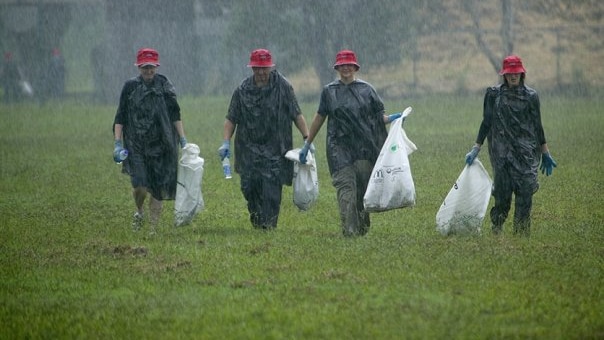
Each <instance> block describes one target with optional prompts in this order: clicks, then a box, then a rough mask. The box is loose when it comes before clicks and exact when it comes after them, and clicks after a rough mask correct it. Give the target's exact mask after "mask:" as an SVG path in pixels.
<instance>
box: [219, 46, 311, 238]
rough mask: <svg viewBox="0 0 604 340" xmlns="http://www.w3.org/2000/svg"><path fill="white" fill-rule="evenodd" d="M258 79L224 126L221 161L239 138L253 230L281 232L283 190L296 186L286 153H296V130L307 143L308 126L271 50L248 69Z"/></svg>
mask: <svg viewBox="0 0 604 340" xmlns="http://www.w3.org/2000/svg"><path fill="white" fill-rule="evenodd" d="M247 66H248V67H250V68H251V69H252V72H253V74H252V75H251V76H249V77H248V78H246V79H244V80H243V81H242V82H241V84H240V85H239V86H238V87H237V88H236V89H235V91H234V92H233V95H232V98H231V103H230V105H229V109H228V113H227V115H226V119H225V122H224V129H223V143H222V145H221V146H220V148H219V149H218V155H219V156H220V159H221V160H224V159H225V158H227V157H230V156H231V151H230V144H231V137H232V136H233V134H235V153H234V155H235V164H234V169H235V172H236V173H238V174H239V175H240V177H241V181H240V182H241V183H240V185H241V192H242V193H243V196H244V198H245V199H246V201H247V207H248V212H249V214H250V221H251V223H252V226H253V227H254V228H257V229H264V230H270V229H274V228H276V227H277V221H278V218H279V211H280V206H281V194H282V188H283V185H291V184H292V177H293V163H292V162H291V161H289V160H287V159H286V158H285V157H284V156H285V153H286V152H287V151H289V150H291V149H292V145H293V141H292V139H293V138H292V124H295V126H296V128H297V129H298V131H300V134H301V135H302V137H303V138H306V136H307V135H308V127H307V125H306V120H305V119H304V116H303V115H302V112H301V110H300V106H299V105H298V101H297V99H296V95H295V94H294V89H293V87H292V85H291V84H290V83H289V81H288V80H287V79H286V78H285V77H284V76H283V75H282V74H281V73H279V72H278V71H277V70H275V69H274V67H275V64H274V63H273V59H272V56H271V53H270V51H269V50H267V49H256V50H254V51H252V52H251V54H250V61H249V63H248V65H247Z"/></svg>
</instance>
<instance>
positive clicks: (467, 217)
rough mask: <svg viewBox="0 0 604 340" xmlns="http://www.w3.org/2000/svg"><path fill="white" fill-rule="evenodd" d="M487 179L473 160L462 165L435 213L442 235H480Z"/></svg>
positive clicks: (486, 199)
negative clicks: (463, 166) (461, 169)
mask: <svg viewBox="0 0 604 340" xmlns="http://www.w3.org/2000/svg"><path fill="white" fill-rule="evenodd" d="M491 185H492V182H491V178H490V177H489V173H488V172H487V171H486V170H485V168H484V166H483V165H482V163H481V162H480V161H479V160H478V158H477V159H475V160H474V163H472V165H471V166H468V165H466V167H465V168H464V169H463V171H462V172H461V174H460V175H459V177H458V178H457V181H455V184H453V187H452V188H451V190H450V191H449V193H448V194H447V197H445V200H444V202H443V203H442V205H441V206H440V209H439V210H438V213H437V214H436V230H438V231H439V232H440V233H441V234H442V235H452V234H457V235H471V234H478V233H480V227H481V225H482V220H483V219H484V216H485V214H486V211H487V206H488V205H489V199H490V196H491Z"/></svg>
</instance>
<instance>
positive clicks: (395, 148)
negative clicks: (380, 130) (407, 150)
mask: <svg viewBox="0 0 604 340" xmlns="http://www.w3.org/2000/svg"><path fill="white" fill-rule="evenodd" d="M396 150H398V145H397V144H392V145H390V152H396Z"/></svg>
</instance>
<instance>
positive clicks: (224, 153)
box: [218, 139, 231, 160]
mask: <svg viewBox="0 0 604 340" xmlns="http://www.w3.org/2000/svg"><path fill="white" fill-rule="evenodd" d="M218 156H220V160H223V159H225V158H226V157H231V141H230V140H228V139H225V140H224V141H223V142H222V145H221V146H220V147H219V148H218Z"/></svg>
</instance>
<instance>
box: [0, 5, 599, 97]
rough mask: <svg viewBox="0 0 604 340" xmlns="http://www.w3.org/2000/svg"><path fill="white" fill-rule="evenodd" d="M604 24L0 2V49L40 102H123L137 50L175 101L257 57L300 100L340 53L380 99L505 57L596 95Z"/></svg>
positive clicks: (397, 12) (407, 8)
mask: <svg viewBox="0 0 604 340" xmlns="http://www.w3.org/2000/svg"><path fill="white" fill-rule="evenodd" d="M603 15H604V2H603V1H599V0H531V1H517V0H487V1H483V0H446V1H442V0H408V1H403V0H380V1H366V0H364V1H360V0H330V1H325V0H297V1H293V0H222V1H216V0H178V1H169V0H129V1H124V0H46V1H44V0H0V49H1V51H2V52H3V56H4V64H7V63H11V64H12V65H17V66H18V75H19V78H20V79H21V80H24V81H26V83H27V84H28V85H29V86H30V87H31V89H30V90H31V93H30V94H29V95H28V96H29V97H32V98H38V99H39V100H41V101H45V100H47V99H51V98H61V97H67V96H77V97H81V98H89V99H91V100H95V101H98V102H108V103H115V101H116V100H117V96H118V95H119V93H120V90H121V86H122V84H123V83H124V81H125V80H126V79H128V78H130V77H133V76H136V75H137V74H138V73H137V70H136V68H135V66H134V62H135V59H136V51H137V50H138V49H139V48H142V47H152V48H155V49H157V50H158V51H159V53H160V63H161V67H160V69H159V72H160V73H162V74H165V75H166V76H168V78H170V80H172V82H173V83H174V85H175V86H176V88H177V91H178V93H179V95H192V96H199V95H225V94H230V93H231V92H232V91H233V89H234V88H235V87H236V86H237V85H238V84H239V82H240V81H241V80H242V79H243V78H244V77H246V76H247V75H249V74H250V71H249V70H248V69H247V68H246V66H245V65H246V64H247V62H248V60H249V53H250V51H251V50H252V49H255V48H260V47H262V48H268V49H270V50H271V51H272V53H273V60H274V62H275V63H276V64H277V68H278V69H279V70H280V71H281V72H282V73H284V75H285V76H286V77H288V78H289V79H290V80H291V81H292V83H293V85H294V88H295V90H296V92H297V94H298V96H299V97H301V100H305V99H308V100H318V98H317V96H318V93H319V91H320V89H321V86H322V85H323V84H326V83H328V82H329V81H331V80H332V79H334V77H335V73H334V72H333V69H332V67H331V66H332V64H333V62H334V57H335V54H336V52H337V51H339V50H340V49H344V48H347V49H352V50H354V51H355V52H356V53H357V56H358V59H359V63H360V64H361V70H360V73H359V75H358V76H359V77H360V78H362V79H364V80H367V81H369V82H371V83H372V84H373V85H374V86H375V87H376V88H377V89H378V92H379V93H380V94H381V95H382V96H383V97H385V98H401V97H405V96H413V95H425V94H435V93H436V94H438V93H453V94H460V95H463V94H468V93H473V92H482V91H483V90H484V88H485V87H486V86H489V85H492V84H495V83H496V82H497V81H498V80H499V78H498V75H497V71H498V70H499V68H500V63H501V60H502V59H503V57H504V56H506V55H508V54H510V53H514V54H518V55H520V56H521V57H522V58H523V60H524V64H525V67H526V68H527V71H528V72H527V83H528V84H529V86H532V87H535V88H536V89H538V90H539V91H540V92H543V91H551V92H553V93H565V94H572V95H581V96H595V95H598V94H600V93H601V92H602V88H604V86H603V85H604V66H602V62H601V60H603V57H604V39H602V36H603V34H602V33H603V32H602V31H603V28H604V23H603ZM61 64H62V65H63V66H62V68H61ZM7 69H8V68H7V67H6V65H3V71H2V78H3V84H5V81H6V79H7V77H8V76H10V72H9V71H6V70H7ZM61 82H62V83H61ZM24 91H26V90H24Z"/></svg>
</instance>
